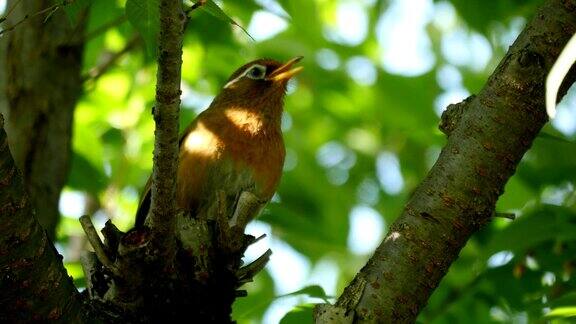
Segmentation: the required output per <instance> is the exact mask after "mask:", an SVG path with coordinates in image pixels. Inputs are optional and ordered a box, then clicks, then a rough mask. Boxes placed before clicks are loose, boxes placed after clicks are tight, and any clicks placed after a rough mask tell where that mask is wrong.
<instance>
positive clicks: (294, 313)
mask: <svg viewBox="0 0 576 324" xmlns="http://www.w3.org/2000/svg"><path fill="white" fill-rule="evenodd" d="M313 310H314V305H313V304H306V305H298V306H296V307H295V308H294V309H292V310H291V311H290V312H289V313H288V314H286V315H285V316H284V317H283V318H282V319H281V320H280V324H292V323H294V324H301V323H312V318H313V315H312V311H313Z"/></svg>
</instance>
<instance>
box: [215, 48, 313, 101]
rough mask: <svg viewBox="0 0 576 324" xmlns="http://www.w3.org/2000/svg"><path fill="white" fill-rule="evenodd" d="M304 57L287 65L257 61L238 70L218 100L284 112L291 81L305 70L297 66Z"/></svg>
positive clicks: (294, 59)
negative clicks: (286, 94)
mask: <svg viewBox="0 0 576 324" xmlns="http://www.w3.org/2000/svg"><path fill="white" fill-rule="evenodd" d="M301 59H302V56H298V57H295V58H293V59H291V60H289V61H288V62H286V63H281V62H278V61H275V60H271V59H258V60H255V61H252V62H250V63H247V64H245V65H243V66H242V67H240V68H239V69H238V70H236V71H235V72H234V73H233V74H232V75H231V76H230V78H229V79H228V81H227V83H226V85H224V88H223V89H222V91H221V93H220V95H219V97H220V98H219V99H221V100H222V101H225V102H227V103H228V104H232V105H234V106H240V107H246V108H248V107H251V108H252V109H263V110H268V109H274V108H276V106H279V107H277V108H278V109H280V110H281V109H282V99H283V98H284V94H285V93H286V86H287V84H288V81H289V80H290V78H292V77H293V76H294V75H296V74H297V73H298V72H300V71H301V70H302V67H294V64H296V63H298V62H299V61H300V60H301Z"/></svg>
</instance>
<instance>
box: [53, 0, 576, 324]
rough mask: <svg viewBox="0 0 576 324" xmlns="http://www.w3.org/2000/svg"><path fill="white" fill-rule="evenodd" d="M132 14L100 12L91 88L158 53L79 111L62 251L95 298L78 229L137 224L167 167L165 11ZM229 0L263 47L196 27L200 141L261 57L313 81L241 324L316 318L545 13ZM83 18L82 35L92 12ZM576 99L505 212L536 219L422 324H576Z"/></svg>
mask: <svg viewBox="0 0 576 324" xmlns="http://www.w3.org/2000/svg"><path fill="white" fill-rule="evenodd" d="M88 2H90V1H78V3H88ZM128 2H129V4H128V5H127V4H126V3H125V1H121V0H119V1H111V0H110V1H104V0H98V1H92V2H91V6H92V9H91V11H90V17H89V18H90V19H89V27H88V30H89V32H90V31H91V32H92V33H91V36H90V39H89V42H88V43H87V47H86V52H85V61H84V69H85V72H86V73H87V75H88V73H89V72H90V71H91V69H92V68H93V67H95V66H98V65H99V64H101V63H102V62H103V61H105V60H106V59H107V58H109V57H110V56H111V55H113V54H114V53H116V52H119V51H121V50H122V49H123V48H124V47H125V46H126V44H128V43H130V42H131V40H132V39H133V38H134V37H135V36H136V35H137V31H136V29H135V27H136V28H137V29H138V30H140V31H144V36H145V37H144V39H145V40H146V42H144V43H138V46H136V47H135V48H134V49H132V50H131V51H129V52H128V53H126V54H125V55H123V56H122V57H121V58H120V59H119V60H118V61H117V62H116V64H115V65H114V66H113V67H112V68H111V69H110V70H108V71H107V72H106V73H105V74H103V75H102V76H100V77H99V78H97V79H94V78H88V79H87V81H86V85H85V91H84V94H83V96H82V98H81V100H80V102H79V104H78V107H77V109H76V115H75V120H74V138H73V148H74V158H73V164H72V171H71V174H70V177H69V180H68V184H67V187H66V188H65V191H64V194H63V196H62V200H61V212H62V214H63V216H64V217H62V220H61V223H60V226H59V228H58V244H57V246H58V248H59V250H60V251H61V252H62V253H63V254H64V256H65V261H66V265H67V269H68V270H69V272H70V274H71V275H72V276H73V277H74V278H75V280H76V281H77V284H79V285H82V284H83V279H82V276H83V275H82V271H81V268H80V265H79V263H78V256H79V251H81V250H82V249H83V248H85V246H86V243H85V241H84V239H83V237H82V236H83V234H82V230H81V228H80V225H79V223H78V221H77V217H78V216H79V215H81V214H83V213H87V214H91V215H93V218H94V219H95V221H96V223H98V224H99V226H102V225H103V223H104V222H105V221H106V220H107V219H108V218H112V219H113V220H114V223H115V224H117V225H118V226H119V227H120V228H121V229H124V230H126V229H129V228H130V227H131V225H132V222H133V215H134V213H135V211H136V207H137V203H138V195H139V191H140V190H141V188H142V187H143V186H144V183H145V181H146V179H147V177H148V174H149V172H150V169H151V163H152V148H153V133H154V125H153V121H152V117H151V114H150V112H151V107H152V106H153V99H154V84H155V61H154V53H153V49H154V45H153V43H151V42H152V41H151V39H152V40H153V38H150V37H149V34H147V33H150V32H153V31H154V26H153V25H150V24H148V22H149V20H150V19H153V18H154V15H153V14H151V12H152V11H148V9H147V8H146V6H147V5H149V4H150V3H152V4H154V1H148V0H147V1H128ZM217 3H218V4H219V5H220V6H221V8H222V9H223V10H224V11H225V12H226V13H227V14H228V15H230V17H232V18H233V19H234V20H235V21H236V22H237V23H238V24H240V25H242V26H244V27H245V28H247V30H248V32H249V33H250V35H251V36H252V37H254V39H255V40H252V39H251V38H250V37H248V36H247V34H246V33H244V32H243V31H242V30H241V29H240V28H238V27H235V26H232V25H231V24H228V23H226V22H224V21H223V20H221V19H218V18H217V17H215V16H214V15H211V14H210V13H209V12H207V11H205V10H199V11H195V12H193V13H192V14H191V16H192V19H191V21H190V23H189V25H188V28H187V31H186V38H185V47H184V53H183V58H184V65H183V83H182V87H183V109H182V114H181V127H182V128H183V127H184V126H185V125H186V124H187V123H189V122H190V121H191V120H192V119H193V118H194V117H195V116H196V114H197V113H198V112H199V111H201V110H202V109H203V108H206V107H207V105H208V104H209V103H210V100H211V98H212V97H213V96H214V95H215V94H216V93H217V92H218V91H219V89H220V87H221V86H222V85H223V83H224V81H225V80H226V79H227V77H228V75H229V74H230V73H232V72H233V71H234V70H235V69H236V68H237V67H239V66H241V65H242V64H244V63H246V62H247V61H250V60H253V59H255V58H259V57H271V58H275V59H279V60H286V59H289V58H291V57H294V56H296V55H304V56H305V60H304V61H302V64H303V65H304V67H305V70H304V72H303V73H301V74H300V76H299V77H298V79H297V80H296V81H295V82H294V83H293V84H292V85H291V86H290V88H289V95H288V96H287V98H286V114H285V118H284V120H283V128H284V134H285V140H286V145H287V150H288V152H287V153H288V154H287V160H286V165H285V172H284V175H283V178H282V183H281V185H280V188H279V190H278V194H277V196H276V197H275V199H274V202H273V203H271V204H270V205H269V206H268V208H267V209H266V210H265V211H264V213H263V215H262V216H261V217H260V218H259V219H258V220H257V221H255V222H254V223H253V224H252V225H251V226H250V227H249V232H251V233H253V234H261V233H268V234H269V235H270V234H271V235H270V237H269V238H268V239H266V240H263V241H262V242H261V243H259V247H256V248H254V249H253V251H249V252H250V253H249V255H248V256H247V257H248V258H254V257H256V256H257V254H258V249H260V250H262V251H263V250H264V249H265V248H267V247H268V246H270V247H272V249H273V250H274V253H275V254H274V255H273V258H272V261H271V263H270V265H269V266H268V267H267V270H266V272H263V273H262V274H260V275H259V276H258V277H257V278H256V281H255V282H254V283H251V284H249V285H247V287H246V289H247V290H248V292H249V295H248V297H246V298H241V299H239V300H238V301H237V302H236V304H235V309H234V312H235V318H236V319H237V320H238V321H239V323H259V322H271V323H274V322H277V321H279V320H280V319H281V318H283V320H282V321H283V323H292V322H302V321H305V322H309V321H310V316H311V315H310V313H311V307H310V303H314V302H321V301H322V299H321V298H325V297H327V298H329V300H332V299H331V298H330V297H331V296H337V295H339V294H340V292H341V291H342V289H343V288H344V287H345V285H346V284H347V283H348V282H349V280H350V279H351V278H352V277H353V275H354V274H355V273H356V272H357V271H358V270H359V269H360V267H362V265H363V264H364V263H365V261H366V260H367V258H368V257H369V255H370V252H371V251H373V249H374V248H375V246H376V244H377V243H378V242H379V240H381V239H382V237H383V235H384V234H385V233H386V228H387V224H390V223H392V222H393V220H394V218H395V217H396V216H397V215H398V214H399V213H400V211H401V209H402V208H403V205H404V203H405V201H406V200H407V198H408V197H409V195H410V193H411V192H412V190H413V189H414V188H415V186H417V185H418V183H419V182H420V181H421V180H422V179H423V177H424V176H425V175H426V172H427V170H428V169H429V168H430V166H431V165H432V164H433V163H434V161H435V159H436V157H437V154H438V153H439V151H440V148H441V147H442V145H443V143H444V136H443V135H442V134H441V133H440V132H439V131H438V130H437V125H438V122H439V116H440V113H441V111H442V110H443V109H444V108H445V106H446V105H447V104H449V103H456V102H458V101H460V100H462V99H464V98H465V97H467V96H468V95H469V94H472V93H475V92H477V91H478V90H479V89H480V88H481V87H482V85H483V84H484V82H485V81H486V80H487V78H488V76H489V75H490V73H491V72H492V71H493V70H494V68H495V66H496V64H497V63H498V61H499V60H500V59H501V58H502V56H503V54H504V53H505V51H506V50H507V48H508V46H509V45H510V44H511V43H512V41H513V40H514V38H515V36H516V35H517V34H518V33H519V32H520V31H521V29H522V27H523V25H524V23H525V21H526V19H529V17H530V15H531V14H533V13H534V10H535V8H536V6H537V5H538V4H539V3H540V1H521V0H514V1H511V0H494V1H489V2H486V1H482V0H452V1H435V2H432V1H431V0H410V1H407V0H404V1H402V0H390V1H380V0H315V1H310V0H280V1H274V0H258V1H222V2H217ZM130 6H136V9H135V10H136V11H132V12H131V13H130V15H128V20H129V21H127V20H126V19H123V18H122V17H123V16H124V15H125V10H126V9H127V8H129V7H130ZM131 10H134V9H131ZM67 11H68V13H69V14H70V17H71V23H75V13H76V11H75V9H74V8H73V7H69V8H67ZM212 13H214V12H212ZM135 15H136V16H135ZM220 18H222V17H220ZM114 21H115V22H116V23H115V24H113V25H112V26H111V27H109V28H107V29H105V30H104V31H103V30H102V28H101V27H102V26H106V25H107V24H109V23H110V22H114ZM131 23H132V24H131ZM134 26H135V27H134ZM144 45H146V46H144ZM574 103H576V97H574V96H573V95H571V96H568V97H567V98H565V100H564V101H563V104H562V106H561V107H560V108H559V116H558V118H557V120H556V121H554V123H553V124H552V125H548V126H547V127H546V129H545V133H544V134H542V135H541V136H540V137H539V138H538V139H537V140H536V142H535V143H534V146H533V148H532V149H531V150H530V151H529V152H528V154H527V155H526V156H525V158H524V159H523V161H522V163H521V164H520V166H519V168H518V170H517V173H516V175H515V176H514V177H513V178H512V179H511V181H510V182H509V184H508V185H507V187H506V192H505V194H504V196H503V197H502V198H501V199H500V201H499V203H498V211H500V212H506V211H512V212H514V213H516V215H517V216H518V219H517V220H515V221H513V222H512V221H509V220H504V219H496V220H495V221H493V222H492V223H490V224H488V225H487V226H486V227H485V228H484V229H483V230H481V231H480V232H479V233H477V234H476V235H475V236H474V237H473V238H472V239H471V240H470V242H469V243H468V244H467V246H466V247H465V248H464V249H463V251H462V252H461V255H460V258H459V259H458V261H457V262H456V263H455V264H454V265H453V266H452V268H451V269H450V271H449V273H448V275H447V276H446V277H445V279H444V280H443V281H442V283H441V285H440V287H439V288H438V289H437V290H436V292H435V293H434V295H433V296H432V298H431V300H430V302H429V305H428V306H427V308H426V309H425V310H424V311H423V312H422V314H421V315H420V317H419V320H420V321H422V322H423V323H470V322H473V323H485V322H489V323H492V322H503V323H511V322H513V323H525V322H539V321H545V320H549V319H553V320H554V321H557V322H563V321H568V320H569V319H570V317H571V316H572V318H574V317H575V316H576V291H574V286H575V285H576V280H575V279H574V269H575V267H576V254H575V251H576V194H575V193H574V182H575V180H576V146H575V142H574V141H575V137H576V136H575V133H576V105H574ZM302 288H304V289H302ZM292 292H294V293H293V294H290V293H292ZM318 297H320V298H318ZM296 305H298V306H297V307H295V306H296ZM290 310H292V312H290V313H289V314H288V315H286V316H285V317H284V314H285V313H286V312H288V311H290Z"/></svg>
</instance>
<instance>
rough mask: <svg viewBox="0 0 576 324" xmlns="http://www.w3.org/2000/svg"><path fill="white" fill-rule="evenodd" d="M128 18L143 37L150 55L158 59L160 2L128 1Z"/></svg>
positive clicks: (154, 0) (146, 0)
mask: <svg viewBox="0 0 576 324" xmlns="http://www.w3.org/2000/svg"><path fill="white" fill-rule="evenodd" d="M126 17H128V21H130V23H131V24H132V26H134V28H136V30H138V32H139V33H140V35H142V38H143V39H144V43H146V50H147V52H148V55H150V56H152V57H156V55H157V49H158V34H159V33H160V1H159V0H128V1H126Z"/></svg>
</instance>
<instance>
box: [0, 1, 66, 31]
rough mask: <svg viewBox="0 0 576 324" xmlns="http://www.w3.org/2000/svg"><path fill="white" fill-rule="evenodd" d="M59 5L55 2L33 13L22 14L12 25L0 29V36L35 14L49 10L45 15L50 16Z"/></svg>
mask: <svg viewBox="0 0 576 324" xmlns="http://www.w3.org/2000/svg"><path fill="white" fill-rule="evenodd" d="M60 7H61V6H60V4H55V5H52V6H50V7H48V8H44V9H42V10H40V11H38V12H37V13H34V14H32V15H29V14H27V15H24V17H23V18H22V19H20V20H19V21H18V22H16V23H14V25H12V26H10V27H7V28H6V29H3V30H0V36H2V35H3V34H5V33H7V32H10V31H12V30H14V28H16V27H18V25H20V24H22V23H23V22H25V21H26V20H28V19H29V18H34V17H36V16H39V15H41V14H44V13H46V12H48V11H50V13H49V14H48V16H47V17H49V16H51V15H52V14H53V13H54V12H56V10H58V9H59V8H60Z"/></svg>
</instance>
